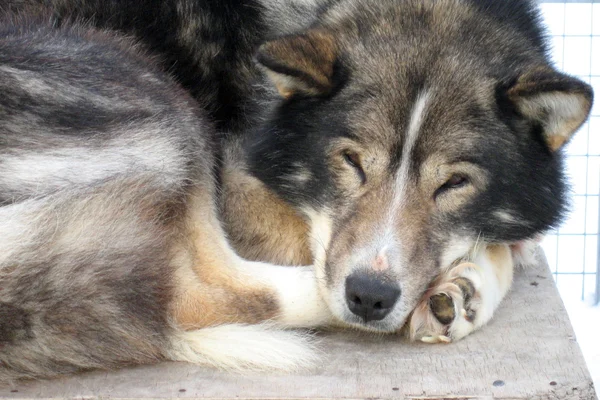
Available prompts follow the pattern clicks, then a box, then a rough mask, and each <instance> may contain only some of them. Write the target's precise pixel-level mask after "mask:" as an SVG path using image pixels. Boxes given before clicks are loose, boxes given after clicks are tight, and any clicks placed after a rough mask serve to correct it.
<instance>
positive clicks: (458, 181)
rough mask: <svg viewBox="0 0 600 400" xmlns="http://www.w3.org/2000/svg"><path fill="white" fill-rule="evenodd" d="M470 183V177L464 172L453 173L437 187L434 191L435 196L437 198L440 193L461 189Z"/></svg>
mask: <svg viewBox="0 0 600 400" xmlns="http://www.w3.org/2000/svg"><path fill="white" fill-rule="evenodd" d="M469 183H470V181H469V178H468V177H467V176H466V175H463V174H452V175H451V176H450V178H449V179H448V180H447V181H446V182H444V184H443V185H442V186H440V187H439V188H437V190H436V191H435V192H434V193H433V198H434V199H435V198H437V197H438V196H439V195H441V194H443V193H446V192H448V191H449V190H454V189H460V188H462V187H465V186H467V185H468V184H469Z"/></svg>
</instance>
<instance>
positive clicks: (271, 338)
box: [169, 189, 331, 370]
mask: <svg viewBox="0 0 600 400" xmlns="http://www.w3.org/2000/svg"><path fill="white" fill-rule="evenodd" d="M189 204H190V206H189V210H190V215H189V216H188V218H187V221H188V225H189V227H188V230H187V233H186V237H187V238H188V239H189V242H188V243H187V245H186V246H184V247H185V248H182V249H179V250H178V251H177V254H176V256H175V260H176V262H175V264H176V265H177V267H176V268H177V269H176V273H175V291H176V293H175V296H174V301H173V303H172V307H171V309H172V311H171V315H172V318H173V320H174V322H175V325H176V327H177V332H176V334H175V335H173V336H172V338H171V339H172V346H171V347H172V350H171V352H170V353H169V356H170V358H171V359H173V360H180V361H189V362H194V363H202V364H206V363H209V364H212V365H214V366H218V367H222V368H226V369H262V370H265V369H266V370H272V369H278V370H293V369H298V368H304V367H306V366H308V365H312V364H313V363H314V360H315V354H316V353H315V351H314V348H313V346H312V344H311V338H310V335H307V334H306V333H299V332H294V331H284V330H283V329H282V328H290V327H314V326H319V325H324V324H326V323H328V322H329V320H330V318H331V317H330V313H329V310H328V308H327V306H326V304H325V303H324V302H323V301H322V300H321V297H320V295H319V291H318V287H317V282H316V279H315V275H314V272H313V270H312V268H311V267H282V266H275V265H270V264H265V263H259V262H250V261H246V260H243V259H241V258H240V257H238V256H237V255H236V254H235V252H234V251H233V250H232V249H231V248H230V246H229V244H228V243H227V241H226V238H225V234H224V233H223V230H222V228H221V225H220V222H219V221H218V219H217V217H216V212H215V206H214V198H213V197H212V196H211V195H210V190H202V189H197V190H195V192H194V193H193V195H192V197H191V198H190V203H189Z"/></svg>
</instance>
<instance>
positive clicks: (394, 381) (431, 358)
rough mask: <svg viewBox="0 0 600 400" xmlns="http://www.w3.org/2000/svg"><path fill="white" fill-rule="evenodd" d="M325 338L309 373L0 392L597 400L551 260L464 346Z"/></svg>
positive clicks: (530, 273) (153, 373)
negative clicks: (550, 264)
mask: <svg viewBox="0 0 600 400" xmlns="http://www.w3.org/2000/svg"><path fill="white" fill-rule="evenodd" d="M540 258H542V259H543V256H542V257H540ZM319 337H320V341H321V347H322V350H323V358H322V363H321V364H320V365H319V366H318V367H317V368H315V369H313V370H310V371H307V372H305V373H302V374H295V375H260V374H252V375H243V376H240V375H232V374H226V373H222V372H219V371H213V370H209V369H204V368H200V367H197V366H194V365H189V364H184V363H163V364H160V365H154V366H143V367H137V368H130V369H124V370H120V371H116V372H110V373H106V372H92V373H87V374H82V375H79V376H73V377H68V378H64V379H57V380H53V381H46V382H27V383H21V384H17V385H15V386H14V387H11V388H0V397H2V398H10V399H21V398H85V399H91V398H211V399H236V398H256V399H298V398H315V399H316V398H339V399H358V398H361V399H364V398H370V399H372V398H395V399H532V400H554V399H578V400H579V399H583V400H592V399H596V395H595V392H594V388H593V384H592V380H591V378H590V375H589V372H588V370H587V368H586V365H585V362H584V360H583V357H582V354H581V350H580V349H579V346H578V345H577V340H576V338H575V336H574V333H573V330H572V328H571V325H570V323H569V318H568V316H567V313H566V311H565V308H564V306H563V304H562V301H561V299H560V297H559V295H558V292H557V290H556V287H555V285H554V282H553V280H552V278H551V275H550V272H549V270H548V267H547V265H546V262H545V260H541V261H540V263H539V265H537V266H536V267H530V268H527V269H523V270H519V271H518V272H517V274H516V277H515V284H514V287H513V290H512V292H511V293H510V294H509V296H508V298H507V299H506V300H505V301H504V302H503V304H502V305H501V308H500V309H499V310H498V312H497V315H496V317H495V318H494V319H493V321H492V322H491V323H490V324H489V325H488V326H486V327H484V328H483V329H482V330H480V331H478V332H476V333H474V334H473V335H471V336H469V337H467V338H466V339H464V340H462V341H460V342H457V343H452V344H449V345H444V344H438V345H425V344H411V343H406V342H404V341H402V340H401V339H400V338H399V337H396V336H373V335H369V334H361V333H354V332H328V333H320V334H319ZM232 345H233V344H232Z"/></svg>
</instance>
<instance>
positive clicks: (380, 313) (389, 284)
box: [346, 272, 400, 322]
mask: <svg viewBox="0 0 600 400" xmlns="http://www.w3.org/2000/svg"><path fill="white" fill-rule="evenodd" d="M398 297H400V287H399V286H398V284H397V283H396V282H394V281H392V280H390V279H389V278H387V277H386V276H384V275H380V274H368V273H366V272H355V273H353V274H352V275H350V276H349V277H347V278H346V303H348V308H350V311H352V312H353V313H354V314H356V315H358V316H359V317H361V318H362V319H364V320H365V322H367V321H379V320H382V319H384V318H385V316H386V315H388V314H389V313H390V311H392V308H394V304H396V301H397V300H398Z"/></svg>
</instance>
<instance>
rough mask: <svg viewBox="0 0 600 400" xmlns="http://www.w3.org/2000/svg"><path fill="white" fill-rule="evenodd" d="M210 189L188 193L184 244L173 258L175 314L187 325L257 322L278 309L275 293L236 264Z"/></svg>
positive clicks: (275, 313) (199, 326) (196, 326)
mask: <svg viewBox="0 0 600 400" xmlns="http://www.w3.org/2000/svg"><path fill="white" fill-rule="evenodd" d="M208 196H210V193H209V191H208V190H206V189H204V188H202V187H199V188H197V189H196V190H195V191H194V192H193V193H192V195H191V196H190V207H189V208H188V210H189V215H188V219H187V227H186V228H187V229H186V236H187V238H188V245H187V246H186V247H184V248H183V249H181V250H179V252H180V253H179V254H178V255H177V257H175V259H176V260H177V261H178V262H180V265H178V266H176V268H177V274H176V281H177V284H176V290H177V294H176V295H175V301H174V304H173V315H174V318H175V321H176V323H177V324H178V325H180V326H182V327H184V328H185V329H198V328H202V327H206V326H211V325H219V324H225V323H258V322H262V321H266V320H269V319H273V318H275V317H276V315H277V314H278V312H279V307H278V304H277V300H276V294H275V293H274V292H273V291H272V290H270V289H269V288H267V287H266V286H264V285H263V284H262V283H259V282H255V281H253V280H249V279H247V277H246V276H245V275H244V274H243V273H242V272H240V271H239V270H238V268H237V267H238V266H239V264H240V261H241V260H240V259H239V257H238V256H237V255H235V253H234V252H233V250H231V248H229V245H228V244H227V242H226V241H225V235H224V232H223V230H222V228H221V226H220V224H219V222H218V220H217V219H216V210H215V209H213V206H212V204H213V203H212V202H211V201H210V199H209V198H207V197H208Z"/></svg>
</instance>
